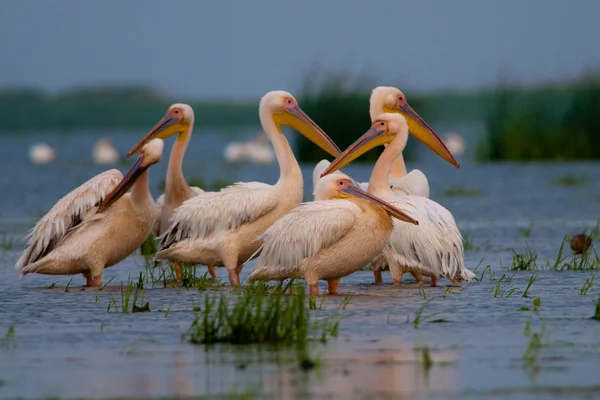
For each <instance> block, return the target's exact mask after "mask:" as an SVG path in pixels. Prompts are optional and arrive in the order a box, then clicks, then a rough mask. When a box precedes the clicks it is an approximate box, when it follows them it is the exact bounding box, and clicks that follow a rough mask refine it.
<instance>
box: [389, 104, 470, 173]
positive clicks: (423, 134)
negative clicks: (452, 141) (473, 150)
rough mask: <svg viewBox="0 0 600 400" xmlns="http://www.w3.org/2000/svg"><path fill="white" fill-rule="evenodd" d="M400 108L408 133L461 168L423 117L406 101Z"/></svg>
mask: <svg viewBox="0 0 600 400" xmlns="http://www.w3.org/2000/svg"><path fill="white" fill-rule="evenodd" d="M398 108H399V109H400V114H402V115H403V116H404V118H406V122H407V123H408V132H409V133H410V134H412V135H413V136H414V137H416V138H417V139H419V140H420V141H421V142H423V143H424V144H425V146H427V147H429V148H430V149H431V150H433V151H434V152H435V153H436V154H437V155H438V156H440V157H442V158H443V159H444V160H446V161H448V162H449V163H450V164H452V165H454V166H455V167H456V168H460V164H459V163H458V161H456V159H454V156H453V155H452V153H450V150H448V148H447V147H446V145H445V144H444V142H443V141H442V139H440V138H439V136H438V135H437V134H436V133H435V132H434V131H433V129H431V127H430V126H429V125H428V124H427V122H425V120H423V118H421V116H420V115H419V114H417V113H416V111H415V110H413V109H412V107H411V106H410V105H409V104H408V103H407V102H406V101H404V103H403V104H400V105H399V106H398ZM384 111H386V112H389V111H391V112H396V113H397V112H398V110H392V109H387V108H384Z"/></svg>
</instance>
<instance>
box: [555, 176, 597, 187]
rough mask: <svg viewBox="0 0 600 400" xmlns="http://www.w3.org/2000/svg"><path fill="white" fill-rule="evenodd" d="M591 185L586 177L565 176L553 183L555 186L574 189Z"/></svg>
mask: <svg viewBox="0 0 600 400" xmlns="http://www.w3.org/2000/svg"><path fill="white" fill-rule="evenodd" d="M589 183H590V178H588V177H587V176H585V175H569V174H567V175H564V176H561V177H560V178H558V179H555V180H553V181H552V184H553V185H554V186H564V187H574V186H585V185H587V184H589Z"/></svg>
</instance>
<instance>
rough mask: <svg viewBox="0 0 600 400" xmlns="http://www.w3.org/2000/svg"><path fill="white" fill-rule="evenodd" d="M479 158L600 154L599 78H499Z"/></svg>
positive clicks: (567, 157) (587, 156) (552, 158)
mask: <svg viewBox="0 0 600 400" xmlns="http://www.w3.org/2000/svg"><path fill="white" fill-rule="evenodd" d="M485 125H486V130H487V134H488V135H487V137H486V138H485V139H484V140H483V141H481V142H480V143H479V146H478V152H477V156H478V158H479V159H480V160H510V161H541V160H548V161H560V160H581V159H597V158H600V137H599V136H598V135H597V132H598V130H599V129H600V78H599V77H598V76H587V77H583V78H580V79H578V80H575V81H573V82H570V83H567V84H562V85H557V84H552V85H545V86H539V87H534V88H523V87H517V86H510V85H506V84H501V85H500V86H499V87H498V88H497V89H496V92H495V95H494V97H493V100H492V102H491V106H490V109H489V110H488V112H487V116H486V118H485Z"/></svg>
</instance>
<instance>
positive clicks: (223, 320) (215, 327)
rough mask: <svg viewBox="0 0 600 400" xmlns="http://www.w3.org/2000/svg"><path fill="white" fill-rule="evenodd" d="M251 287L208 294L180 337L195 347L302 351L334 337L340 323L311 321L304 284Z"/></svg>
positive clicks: (258, 285)
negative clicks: (217, 345) (282, 347)
mask: <svg viewBox="0 0 600 400" xmlns="http://www.w3.org/2000/svg"><path fill="white" fill-rule="evenodd" d="M289 287H290V285H287V286H286V287H285V288H282V285H279V286H277V287H269V286H267V285H266V284H257V285H250V286H247V287H244V288H241V289H240V290H238V291H236V292H234V293H233V294H224V293H207V294H205V296H204V303H203V305H202V306H201V307H200V308H198V309H197V310H196V318H195V319H194V321H193V322H192V324H191V326H190V327H189V329H188V330H187V331H186V332H185V333H184V334H183V336H182V338H183V339H184V340H186V341H188V342H190V343H194V344H213V343H232V344H293V345H298V346H299V347H301V348H305V346H306V343H307V342H308V341H309V340H311V339H316V338H320V339H321V340H322V341H326V340H327V337H328V336H336V335H337V329H338V327H339V321H335V322H332V321H329V322H328V323H326V324H325V325H323V324H318V323H315V322H313V321H312V320H311V313H310V312H309V308H308V306H307V302H306V298H305V295H304V285H301V286H299V287H298V288H297V292H296V293H291V294H288V295H286V294H285V292H286V291H287V289H288V288H289Z"/></svg>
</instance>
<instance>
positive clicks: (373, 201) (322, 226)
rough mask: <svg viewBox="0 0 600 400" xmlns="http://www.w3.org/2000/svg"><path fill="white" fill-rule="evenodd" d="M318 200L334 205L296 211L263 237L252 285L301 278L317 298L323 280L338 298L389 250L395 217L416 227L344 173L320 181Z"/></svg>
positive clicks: (318, 203)
mask: <svg viewBox="0 0 600 400" xmlns="http://www.w3.org/2000/svg"><path fill="white" fill-rule="evenodd" d="M315 197H316V198H324V199H330V200H322V201H314V202H310V203H303V204H301V205H299V206H297V207H296V208H294V209H293V210H292V211H291V212H289V213H288V214H286V215H284V216H283V217H281V218H279V219H278V220H277V222H275V223H274V224H273V225H272V226H271V227H270V228H268V229H267V230H266V231H265V233H264V234H263V235H261V236H260V237H259V239H260V240H262V243H263V244H262V247H261V249H260V255H259V257H258V261H257V263H256V266H255V268H254V270H253V271H252V273H251V274H250V275H249V276H248V281H249V282H252V281H255V280H283V279H286V278H300V279H304V280H306V283H307V284H308V286H309V288H310V293H311V294H318V293H319V288H318V283H319V280H325V281H327V283H328V290H329V293H330V294H337V286H338V283H339V281H340V279H341V278H342V277H344V276H347V275H350V274H351V273H353V272H355V271H357V270H358V269H360V268H362V267H363V266H364V265H365V264H367V263H368V262H369V261H370V260H371V259H373V257H375V256H376V255H377V254H379V252H381V250H382V249H383V247H384V246H385V245H386V243H387V241H388V238H389V236H390V233H391V231H392V228H393V226H394V225H393V224H392V218H391V216H393V217H395V218H398V219H400V220H402V221H406V222H410V223H411V224H418V221H416V220H414V219H413V218H411V217H410V216H408V215H406V214H405V213H404V212H402V211H400V210H399V209H398V208H395V207H393V206H391V205H390V204H388V203H386V202H385V201H383V200H381V199H379V198H377V197H376V196H373V195H371V194H369V193H368V192H366V191H364V190H362V189H361V188H359V187H358V186H356V185H355V184H354V181H353V180H352V179H350V177H348V176H347V175H345V174H342V173H338V174H331V175H329V176H326V177H323V178H322V179H320V180H319V181H318V182H317V185H316V188H315ZM399 224H402V222H399ZM405 225H410V224H405Z"/></svg>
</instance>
